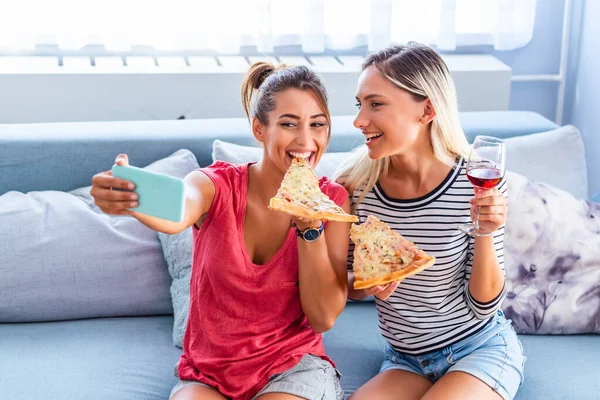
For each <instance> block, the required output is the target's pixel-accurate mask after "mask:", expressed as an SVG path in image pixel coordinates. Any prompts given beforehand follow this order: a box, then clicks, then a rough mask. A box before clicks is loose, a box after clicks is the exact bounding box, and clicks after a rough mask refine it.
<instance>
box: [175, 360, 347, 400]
mask: <svg viewBox="0 0 600 400" xmlns="http://www.w3.org/2000/svg"><path fill="white" fill-rule="evenodd" d="M175 376H177V369H175ZM340 376H341V374H340V373H339V371H338V370H337V369H336V368H334V367H333V366H332V365H331V364H330V363H329V362H328V361H325V360H323V359H322V358H320V357H317V356H313V355H312V354H305V355H304V356H303V357H302V358H301V359H300V361H299V362H298V364H296V365H295V366H293V367H292V368H290V369H288V370H287V371H284V372H282V373H281V374H276V375H273V376H272V377H271V378H270V379H269V382H268V383H267V384H266V386H265V387H264V388H262V390H261V391H260V392H258V393H257V394H256V395H255V396H254V397H252V399H253V400H256V399H258V398H259V397H260V396H262V395H263V394H267V393H287V394H291V395H294V396H297V397H300V398H303V399H309V400H342V399H343V398H344V391H343V390H342V386H341V384H340ZM190 385H200V386H206V387H209V388H210V386H208V385H205V384H204V383H201V382H197V381H185V380H182V381H179V383H177V385H175V387H174V388H173V390H172V391H171V395H170V396H169V399H170V398H171V397H173V395H174V394H175V393H176V392H177V391H179V390H180V389H182V388H184V387H186V386H190Z"/></svg>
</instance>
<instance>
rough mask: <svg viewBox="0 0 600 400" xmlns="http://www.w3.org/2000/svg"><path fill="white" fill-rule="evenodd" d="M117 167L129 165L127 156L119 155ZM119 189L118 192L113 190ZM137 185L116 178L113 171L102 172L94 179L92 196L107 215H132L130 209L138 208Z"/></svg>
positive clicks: (116, 162) (116, 161)
mask: <svg viewBox="0 0 600 400" xmlns="http://www.w3.org/2000/svg"><path fill="white" fill-rule="evenodd" d="M115 164H117V165H128V164H129V161H128V158H127V155H126V154H119V155H118V156H117V158H116V160H115ZM113 189H118V190H113ZM134 189H135V185H134V184H133V183H131V182H129V181H126V180H124V179H119V178H115V177H114V176H112V172H111V171H105V172H100V173H98V174H96V175H94V177H93V178H92V189H91V190H90V194H91V195H92V197H93V198H94V202H95V203H96V205H97V206H98V207H99V208H100V210H102V211H103V212H104V213H106V214H111V215H131V214H133V211H129V210H128V209H129V208H134V207H137V205H138V203H137V200H138V195H137V194H136V193H135V192H134V191H133V190H134Z"/></svg>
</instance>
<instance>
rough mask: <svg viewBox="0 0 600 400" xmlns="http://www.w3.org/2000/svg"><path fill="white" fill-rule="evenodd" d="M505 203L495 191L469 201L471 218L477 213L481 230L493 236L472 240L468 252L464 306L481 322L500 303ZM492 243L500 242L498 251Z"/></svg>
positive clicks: (502, 285)
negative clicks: (469, 257)
mask: <svg viewBox="0 0 600 400" xmlns="http://www.w3.org/2000/svg"><path fill="white" fill-rule="evenodd" d="M506 203H507V200H506V197H505V196H504V195H503V194H502V193H501V192H500V191H499V190H498V189H492V190H487V191H480V192H479V193H477V196H476V198H475V199H474V200H473V201H472V208H471V215H472V218H473V219H474V218H475V214H476V213H478V214H479V226H480V228H481V229H482V230H484V231H486V232H489V233H493V234H492V235H490V236H477V237H475V240H474V243H473V244H472V249H470V250H471V252H472V255H473V261H472V267H471V271H470V276H469V282H468V286H467V290H466V292H465V296H466V300H467V304H468V305H469V306H470V308H471V309H472V310H473V312H474V313H475V315H477V317H478V318H480V319H485V318H488V317H490V316H491V315H493V314H494V313H495V312H496V310H497V309H498V308H499V307H500V303H501V302H502V297H503V296H502V295H503V292H502V291H503V289H504V277H505V274H504V269H503V268H502V265H501V263H500V260H499V257H501V256H502V251H501V246H502V244H501V242H502V240H503V237H504V236H503V228H502V226H503V225H504V223H505V221H506ZM494 241H500V243H499V246H500V247H499V248H498V250H496V246H495V244H494Z"/></svg>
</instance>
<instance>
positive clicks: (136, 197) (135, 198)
mask: <svg viewBox="0 0 600 400" xmlns="http://www.w3.org/2000/svg"><path fill="white" fill-rule="evenodd" d="M130 199H131V200H137V199H138V195H137V194H132V195H131V197H130Z"/></svg>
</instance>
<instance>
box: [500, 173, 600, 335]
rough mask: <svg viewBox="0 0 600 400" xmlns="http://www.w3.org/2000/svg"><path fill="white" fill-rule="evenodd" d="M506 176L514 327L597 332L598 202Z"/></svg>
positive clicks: (509, 309) (509, 310) (507, 303)
mask: <svg viewBox="0 0 600 400" xmlns="http://www.w3.org/2000/svg"><path fill="white" fill-rule="evenodd" d="M507 180H508V184H509V188H508V193H509V205H508V216H507V221H506V230H505V235H504V237H505V241H504V258H505V265H506V275H507V290H508V292H507V295H506V298H505V300H504V303H503V305H502V308H503V310H504V312H505V313H506V315H507V317H508V318H511V319H512V320H513V323H514V326H515V330H516V331H517V332H519V333H532V334H533V333H538V334H540V333H541V334H565V333H588V332H598V333H600V284H599V282H600V251H599V250H598V249H600V204H598V203H593V202H591V201H585V200H578V199H576V198H575V197H573V196H572V195H571V194H569V193H567V192H565V191H563V190H560V189H557V188H555V187H552V186H549V185H546V184H543V183H538V182H531V181H529V180H528V179H527V178H525V177H523V176H521V175H518V174H514V173H508V176H507Z"/></svg>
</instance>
